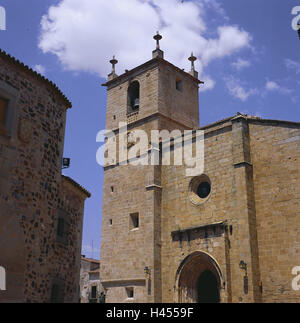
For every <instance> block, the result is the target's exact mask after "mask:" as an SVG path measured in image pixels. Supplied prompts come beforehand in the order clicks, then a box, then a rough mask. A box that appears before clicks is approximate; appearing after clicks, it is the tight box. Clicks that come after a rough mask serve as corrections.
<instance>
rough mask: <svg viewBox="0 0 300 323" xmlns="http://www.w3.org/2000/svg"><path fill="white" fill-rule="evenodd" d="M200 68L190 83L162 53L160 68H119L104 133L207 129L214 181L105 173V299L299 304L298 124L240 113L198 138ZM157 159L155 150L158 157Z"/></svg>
mask: <svg viewBox="0 0 300 323" xmlns="http://www.w3.org/2000/svg"><path fill="white" fill-rule="evenodd" d="M159 39H160V37H159V35H157V36H156V40H157V41H159ZM190 60H191V62H192V69H191V72H190V73H187V72H185V71H183V70H181V69H179V68H177V67H176V66H174V65H172V64H171V63H169V62H168V61H166V60H165V59H164V58H163V52H162V51H161V50H160V49H159V45H158V46H157V49H156V50H155V51H154V52H153V58H152V59H151V60H150V61H148V62H146V63H144V64H142V65H140V66H138V67H136V68H134V69H133V70H130V71H126V72H125V73H124V74H122V75H120V76H117V75H116V74H115V64H116V63H117V61H116V60H115V59H113V60H112V61H111V63H112V64H113V70H112V73H111V74H110V75H109V77H108V81H107V83H106V84H104V85H105V86H106V87H107V115H106V118H107V120H106V129H112V130H113V131H114V133H115V134H116V136H117V139H118V140H119V141H120V136H121V135H123V134H121V131H120V129H119V128H118V125H119V122H121V121H122V122H127V123H128V131H129V132H131V131H133V130H136V129H142V130H144V131H146V133H147V134H148V135H149V138H150V131H151V130H153V129H157V130H164V129H165V130H169V131H172V130H175V129H178V130H180V131H183V130H197V129H198V130H202V131H204V153H205V154H204V172H203V174H199V175H198V176H194V177H193V176H192V177H189V176H187V175H186V168H187V167H186V166H185V165H182V166H180V165H178V166H175V165H174V163H173V164H172V161H171V165H170V166H161V165H156V166H155V165H153V166H150V165H148V166H142V165H138V166H133V165H124V163H123V164H122V162H124V160H118V158H117V163H116V164H114V163H111V165H106V166H105V167H104V186H103V218H102V237H101V269H100V271H101V282H102V284H103V287H104V288H105V290H106V300H107V302H187V303H194V302H300V293H299V291H296V290H294V289H293V288H292V280H293V279H294V278H295V276H293V275H292V269H293V268H294V267H295V266H300V214H299V212H300V123H298V122H289V121H279V120H266V119H260V118H257V117H251V116H247V115H242V114H237V115H235V116H233V117H230V118H227V119H224V120H221V121H218V122H215V123H213V124H210V125H207V126H204V127H201V128H199V106H198V104H199V103H198V87H199V84H200V83H201V82H200V81H199V80H198V77H197V72H196V71H195V70H194V66H193V62H194V60H195V58H194V57H193V56H191V57H190ZM201 86H202V85H201ZM200 102H201V98H200ZM204 108H205V107H201V109H204ZM224 108H226V103H224ZM194 140H195V135H194ZM192 145H193V149H194V150H195V148H196V146H195V145H196V144H195V142H194V141H193V143H192ZM129 146H130V145H129V144H128V147H129ZM177 148H178V147H177ZM177 148H176V147H174V145H173V152H174V151H175V150H176V149H177ZM153 149H155V147H151V145H150V143H149V150H148V154H150V153H151V152H152V151H153Z"/></svg>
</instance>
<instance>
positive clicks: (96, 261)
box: [81, 256, 100, 264]
mask: <svg viewBox="0 0 300 323" xmlns="http://www.w3.org/2000/svg"><path fill="white" fill-rule="evenodd" d="M81 260H85V261H87V262H94V263H97V264H100V260H97V259H92V258H86V257H83V256H81Z"/></svg>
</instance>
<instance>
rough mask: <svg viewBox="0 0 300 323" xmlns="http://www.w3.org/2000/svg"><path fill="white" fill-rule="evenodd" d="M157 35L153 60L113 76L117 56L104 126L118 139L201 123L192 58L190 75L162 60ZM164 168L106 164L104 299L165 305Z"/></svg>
mask: <svg viewBox="0 0 300 323" xmlns="http://www.w3.org/2000/svg"><path fill="white" fill-rule="evenodd" d="M161 38H162V36H161V35H159V33H157V34H156V35H155V36H154V39H155V40H156V49H155V50H154V51H153V53H152V59H151V60H149V61H147V62H145V63H144V64H142V65H140V66H138V67H135V68H133V69H132V70H130V71H128V70H126V71H125V73H123V74H122V75H119V76H118V75H117V74H116V69H115V65H116V64H117V63H118V61H117V60H116V59H115V57H114V58H113V59H112V60H111V61H110V62H111V64H112V72H111V73H110V74H109V75H108V80H107V82H106V83H105V84H103V85H104V86H106V87H107V112H106V129H111V130H113V131H114V132H115V134H116V135H117V136H118V134H119V129H118V127H119V123H120V122H126V123H127V128H128V132H130V131H132V130H133V129H142V130H144V131H145V132H146V133H147V134H148V138H150V131H151V130H163V129H164V130H169V131H172V130H175V129H178V130H181V131H183V130H190V129H197V128H198V126H199V109H198V87H199V84H200V83H202V82H201V81H199V80H198V73H197V72H196V71H195V67H194V61H195V60H196V57H194V56H193V55H191V57H190V58H189V60H190V61H191V66H192V67H191V71H190V72H189V73H187V72H185V71H184V70H182V69H180V68H178V67H176V66H174V65H172V64H171V63H169V62H168V61H166V60H165V59H164V52H163V51H162V50H161V49H160V44H159V41H160V40H161ZM161 199H162V184H161V166H150V165H149V166H142V165H138V166H133V165H129V164H128V165H120V164H119V163H118V160H117V163H116V165H111V166H107V167H104V184H103V213H102V236H101V281H102V284H103V286H104V288H105V289H106V300H107V302H160V301H162V286H161Z"/></svg>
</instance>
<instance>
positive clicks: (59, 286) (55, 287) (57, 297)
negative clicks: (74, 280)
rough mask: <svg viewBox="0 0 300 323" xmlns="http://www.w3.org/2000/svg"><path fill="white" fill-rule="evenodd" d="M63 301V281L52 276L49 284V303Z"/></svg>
mask: <svg viewBox="0 0 300 323" xmlns="http://www.w3.org/2000/svg"><path fill="white" fill-rule="evenodd" d="M63 302H64V281H63V280H61V279H58V278H54V279H53V282H52V286H51V296H50V303H63Z"/></svg>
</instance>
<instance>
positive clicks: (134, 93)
mask: <svg viewBox="0 0 300 323" xmlns="http://www.w3.org/2000/svg"><path fill="white" fill-rule="evenodd" d="M127 98H128V99H127V102H128V103H127V113H132V112H136V111H138V110H139V108H140V84H139V82H138V81H133V82H132V83H131V84H130V85H129V87H128V96H127Z"/></svg>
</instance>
